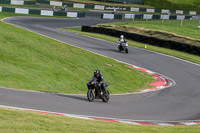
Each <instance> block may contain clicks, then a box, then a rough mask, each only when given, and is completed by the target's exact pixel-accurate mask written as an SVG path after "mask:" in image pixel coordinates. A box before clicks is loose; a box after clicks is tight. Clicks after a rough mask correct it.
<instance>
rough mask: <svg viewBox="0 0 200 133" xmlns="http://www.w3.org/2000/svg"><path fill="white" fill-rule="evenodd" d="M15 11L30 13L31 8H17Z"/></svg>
mask: <svg viewBox="0 0 200 133" xmlns="http://www.w3.org/2000/svg"><path fill="white" fill-rule="evenodd" d="M15 13H20V14H29V9H23V8H15Z"/></svg>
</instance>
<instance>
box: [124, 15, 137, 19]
mask: <svg viewBox="0 0 200 133" xmlns="http://www.w3.org/2000/svg"><path fill="white" fill-rule="evenodd" d="M125 19H135V14H125Z"/></svg>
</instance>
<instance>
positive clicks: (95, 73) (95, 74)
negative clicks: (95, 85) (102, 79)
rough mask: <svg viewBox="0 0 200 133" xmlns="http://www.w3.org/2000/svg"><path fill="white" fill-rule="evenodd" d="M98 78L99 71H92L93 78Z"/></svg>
mask: <svg viewBox="0 0 200 133" xmlns="http://www.w3.org/2000/svg"><path fill="white" fill-rule="evenodd" d="M99 76H100V71H99V70H97V69H96V70H94V77H95V78H98V77H99Z"/></svg>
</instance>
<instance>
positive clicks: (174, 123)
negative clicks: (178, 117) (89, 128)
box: [0, 105, 200, 126]
mask: <svg viewBox="0 0 200 133" xmlns="http://www.w3.org/2000/svg"><path fill="white" fill-rule="evenodd" d="M0 107H1V108H8V109H16V110H22V111H30V112H37V113H43V114H51V115H59V116H64V117H72V118H79V119H87V120H97V121H104V122H116V123H124V124H133V125H151V126H153V125H157V126H180V125H182V126H191V125H197V124H200V120H196V121H146V120H145V121H144V120H143V121H142V120H128V119H115V118H108V117H96V116H87V115H75V114H66V113H58V112H50V111H43V110H35V109H27V108H20V107H12V106H5V105H0Z"/></svg>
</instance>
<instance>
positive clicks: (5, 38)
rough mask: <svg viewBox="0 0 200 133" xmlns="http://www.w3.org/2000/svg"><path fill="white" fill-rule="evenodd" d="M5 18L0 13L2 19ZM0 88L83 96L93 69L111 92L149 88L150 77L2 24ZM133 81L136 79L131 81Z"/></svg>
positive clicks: (91, 54)
mask: <svg viewBox="0 0 200 133" xmlns="http://www.w3.org/2000/svg"><path fill="white" fill-rule="evenodd" d="M5 16H10V15H6V14H4V13H0V18H4V17H5ZM0 33H1V36H0V42H1V45H0V79H1V80H0V86H3V87H8V88H18V89H26V90H36V91H47V92H59V93H82V94H85V93H86V92H87V87H86V82H87V81H88V80H90V78H91V76H92V75H93V71H94V69H99V70H100V71H101V73H102V74H103V76H104V79H105V81H107V82H109V83H110V86H109V88H108V89H109V91H110V92H111V93H127V92H135V91H138V90H141V89H144V88H149V87H150V86H149V85H148V83H150V82H153V81H154V80H155V79H153V78H152V77H151V76H150V75H147V74H145V73H143V72H139V71H136V70H133V69H129V68H127V67H125V64H122V63H119V62H117V61H114V60H112V59H109V58H105V57H102V56H99V55H96V54H93V53H91V52H88V51H85V50H82V49H79V48H75V47H73V46H70V45H67V44H65V43H61V42H58V41H54V40H52V39H49V38H46V37H42V36H40V35H37V34H34V33H31V32H29V31H26V30H23V29H21V28H17V27H14V26H11V25H8V24H5V23H3V22H0ZM132 79H134V80H132Z"/></svg>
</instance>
